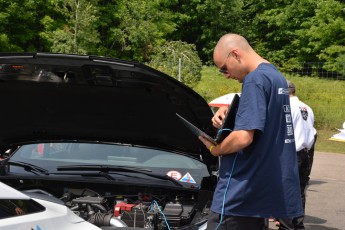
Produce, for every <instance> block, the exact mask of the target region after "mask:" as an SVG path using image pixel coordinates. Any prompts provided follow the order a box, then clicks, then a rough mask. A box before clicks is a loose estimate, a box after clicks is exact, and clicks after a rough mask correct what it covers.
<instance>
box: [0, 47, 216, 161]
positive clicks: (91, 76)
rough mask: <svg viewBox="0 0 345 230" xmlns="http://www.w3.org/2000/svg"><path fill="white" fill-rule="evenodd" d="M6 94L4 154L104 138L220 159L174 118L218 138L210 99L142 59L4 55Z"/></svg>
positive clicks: (1, 90)
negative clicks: (21, 147) (18, 148)
mask: <svg viewBox="0 0 345 230" xmlns="http://www.w3.org/2000/svg"><path fill="white" fill-rule="evenodd" d="M0 98H1V107H2V112H1V113H0V118H1V119H0V120H1V122H0V147H1V150H2V151H4V150H6V149H8V148H11V147H13V146H15V145H20V143H28V142H36V141H40V142H44V141H52V140H59V141H61V140H75V141H100V142H113V143H125V144H131V145H143V146H149V147H153V148H163V149H167V150H172V151H176V152H182V153H184V154H190V155H192V156H194V157H196V158H200V156H202V157H203V160H204V161H206V162H208V163H209V164H212V163H215V162H216V160H215V159H214V158H212V157H211V156H210V154H209V152H208V151H207V149H205V147H204V146H203V144H202V143H201V142H200V141H199V140H198V139H197V137H196V136H195V135H194V134H192V133H191V132H190V131H189V130H188V129H187V128H186V127H185V126H184V125H183V124H182V123H181V121H180V120H179V118H178V117H177V116H176V113H179V114H181V115H182V116H184V117H185V118H187V119H188V120H190V121H191V122H192V123H194V124H195V125H197V126H199V127H200V128H202V129H203V130H205V131H206V132H208V133H209V134H210V135H213V134H214V132H215V130H214V128H213V127H212V125H211V122H210V119H211V117H212V112H211V109H210V108H209V106H208V104H207V102H206V101H205V100H204V99H203V98H202V97H201V96H200V95H198V94H197V93H196V92H194V91H193V90H191V89H190V88H188V87H187V86H185V85H184V84H182V83H180V82H179V81H177V80H175V79H174V78H172V77H170V76H168V75H166V74H163V73H161V72H159V71H157V70H155V69H152V68H150V67H148V66H146V65H144V64H141V63H137V62H129V61H124V60H118V59H111V58H105V57H96V56H79V55H66V54H48V53H2V54H0Z"/></svg>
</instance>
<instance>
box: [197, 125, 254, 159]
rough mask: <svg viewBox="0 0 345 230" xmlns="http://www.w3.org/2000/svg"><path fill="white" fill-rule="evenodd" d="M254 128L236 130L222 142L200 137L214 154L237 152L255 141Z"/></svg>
mask: <svg viewBox="0 0 345 230" xmlns="http://www.w3.org/2000/svg"><path fill="white" fill-rule="evenodd" d="M253 137H254V130H235V131H232V132H231V133H230V134H229V136H227V137H226V138H225V139H224V140H223V141H222V143H220V144H218V145H216V146H215V145H214V144H212V142H210V141H208V140H207V139H206V138H204V137H202V136H200V137H199V139H200V140H201V141H202V142H203V143H204V145H205V146H206V148H207V149H209V150H210V152H211V154H212V155H213V156H220V155H225V154H232V153H236V152H238V151H240V150H242V149H244V148H245V147H247V146H248V145H250V144H251V143H252V142H253Z"/></svg>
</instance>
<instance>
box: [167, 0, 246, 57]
mask: <svg viewBox="0 0 345 230" xmlns="http://www.w3.org/2000/svg"><path fill="white" fill-rule="evenodd" d="M167 7H168V8H169V9H170V10H171V11H173V12H175V14H174V21H175V22H176V24H177V30H176V31H175V32H174V33H173V34H172V36H171V40H176V41H177V40H181V41H185V42H187V43H190V44H195V45H196V49H197V50H198V53H199V56H200V57H201V59H202V61H203V62H204V63H213V48H214V46H215V45H216V42H217V41H218V40H219V38H220V37H221V36H222V35H224V34H225V33H229V32H233V33H240V32H241V23H240V21H241V16H242V15H241V12H242V10H241V7H242V0H218V1H214V0H171V1H170V2H169V5H167Z"/></svg>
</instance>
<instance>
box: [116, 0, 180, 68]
mask: <svg viewBox="0 0 345 230" xmlns="http://www.w3.org/2000/svg"><path fill="white" fill-rule="evenodd" d="M165 2H166V1H165V0H156V1H142V0H132V1H127V0H122V1H119V2H118V5H117V7H118V8H117V9H116V10H115V12H114V16H113V17H114V20H115V22H117V23H118V24H115V25H111V26H110V32H111V36H110V38H109V39H110V41H111V43H112V46H111V47H110V49H111V50H112V55H114V56H117V57H122V58H126V59H132V58H133V59H135V60H138V61H144V62H145V61H148V60H149V57H150V55H151V54H152V52H153V49H154V47H156V46H159V45H161V44H163V43H164V42H165V41H166V38H167V37H168V35H169V34H171V33H172V32H173V31H174V30H175V27H176V25H175V23H174V22H173V21H172V15H173V12H170V11H169V10H168V9H166V8H165V7H164V4H165Z"/></svg>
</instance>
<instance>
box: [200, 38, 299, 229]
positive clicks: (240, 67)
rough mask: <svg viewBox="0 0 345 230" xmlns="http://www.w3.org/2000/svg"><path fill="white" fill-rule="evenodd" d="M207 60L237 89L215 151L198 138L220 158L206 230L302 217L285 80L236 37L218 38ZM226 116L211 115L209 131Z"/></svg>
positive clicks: (255, 226) (259, 225)
mask: <svg viewBox="0 0 345 230" xmlns="http://www.w3.org/2000/svg"><path fill="white" fill-rule="evenodd" d="M213 58H214V62H215V64H216V66H217V67H218V68H219V69H220V70H219V71H220V72H221V73H223V74H224V76H225V77H226V78H227V79H229V78H232V79H235V80H238V81H239V82H241V83H243V84H242V92H241V99H240V103H239V107H238V111H237V114H236V119H235V127H234V130H233V131H232V132H231V133H230V134H229V135H228V136H227V137H226V138H225V139H224V141H223V142H222V143H220V144H218V145H216V146H215V145H213V144H212V143H211V142H209V141H208V140H207V139H205V138H203V137H199V139H200V140H201V141H202V142H203V143H204V144H205V146H206V147H207V148H208V149H209V150H210V153H211V154H212V155H214V156H219V157H221V164H220V170H219V181H218V184H217V187H216V190H215V193H214V196H213V203H212V206H211V213H210V216H209V220H208V224H207V225H208V226H207V229H209V230H215V229H217V230H222V229H227V230H259V229H260V230H261V229H264V228H265V218H269V217H277V218H279V217H282V218H293V217H298V216H301V215H303V208H302V202H301V196H300V187H299V186H300V185H299V177H298V168H297V157H296V148H295V143H294V141H295V140H294V132H293V125H292V120H291V112H290V103H289V91H288V86H287V82H286V79H285V78H284V77H283V76H282V74H281V73H280V72H279V71H278V70H277V68H276V67H275V66H274V65H272V64H270V63H269V62H268V61H267V60H265V59H264V58H262V57H261V56H260V55H259V54H257V53H256V52H255V51H254V50H253V48H252V47H251V46H250V45H249V43H248V42H247V40H246V39H245V38H244V37H242V36H240V35H238V34H226V35H224V36H223V37H221V38H220V40H219V41H218V43H217V45H216V47H215V49H214V53H213ZM226 110H227V107H221V108H219V110H218V111H217V112H216V113H215V115H214V117H213V118H212V122H213V125H214V126H215V127H217V128H219V127H220V126H221V123H222V120H223V119H224V117H225V114H226Z"/></svg>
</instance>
